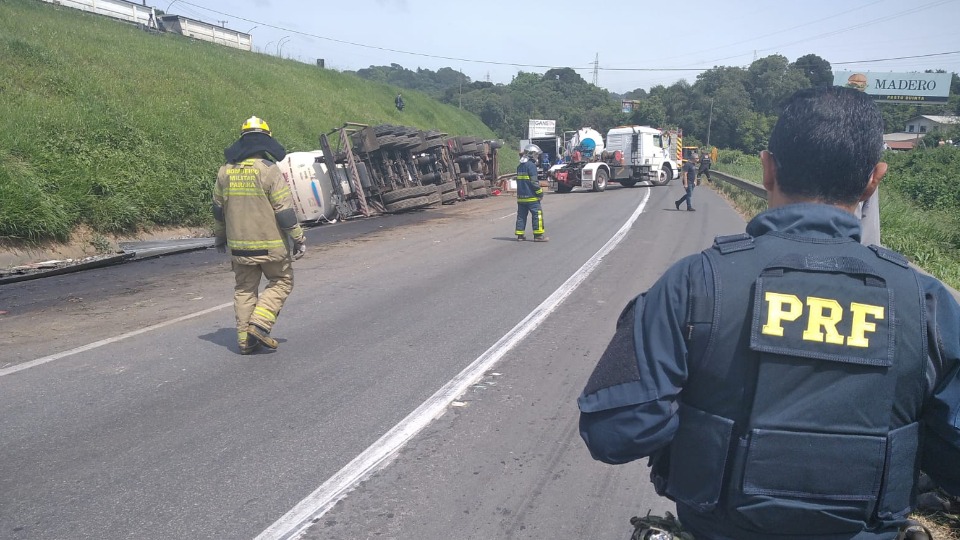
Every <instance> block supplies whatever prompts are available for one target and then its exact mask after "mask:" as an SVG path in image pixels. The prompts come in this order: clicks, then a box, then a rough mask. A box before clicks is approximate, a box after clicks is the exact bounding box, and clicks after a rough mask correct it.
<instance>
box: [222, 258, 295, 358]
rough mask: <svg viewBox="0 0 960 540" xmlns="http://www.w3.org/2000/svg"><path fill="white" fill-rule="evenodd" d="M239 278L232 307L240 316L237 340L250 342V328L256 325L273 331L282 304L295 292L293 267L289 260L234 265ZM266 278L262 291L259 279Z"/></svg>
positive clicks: (244, 343) (241, 342) (238, 318)
mask: <svg viewBox="0 0 960 540" xmlns="http://www.w3.org/2000/svg"><path fill="white" fill-rule="evenodd" d="M233 273H234V275H235V276H236V278H237V286H236V287H235V288H234V294H233V307H234V310H235V311H236V313H237V341H238V343H239V344H240V345H241V346H243V345H246V342H247V326H249V325H250V324H256V325H257V326H259V327H260V328H263V329H264V330H267V331H270V329H271V328H273V325H274V323H276V322H277V315H279V314H280V308H282V307H283V302H284V301H285V300H286V299H287V297H288V296H290V292H291V291H293V265H291V264H290V261H289V260H284V261H274V262H265V263H260V264H237V263H236V262H234V263H233ZM261 276H262V277H266V278H267V280H268V283H267V286H266V287H265V288H264V289H263V292H262V293H261V292H259V290H260V279H261Z"/></svg>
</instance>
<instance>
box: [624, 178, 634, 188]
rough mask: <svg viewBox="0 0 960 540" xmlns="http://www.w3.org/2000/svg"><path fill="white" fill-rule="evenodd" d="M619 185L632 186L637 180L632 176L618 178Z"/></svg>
mask: <svg viewBox="0 0 960 540" xmlns="http://www.w3.org/2000/svg"><path fill="white" fill-rule="evenodd" d="M620 185H621V186H623V187H633V186H635V185H637V181H636V180H634V179H632V178H631V179H629V180H626V179H624V180H620Z"/></svg>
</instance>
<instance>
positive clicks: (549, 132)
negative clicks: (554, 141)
mask: <svg viewBox="0 0 960 540" xmlns="http://www.w3.org/2000/svg"><path fill="white" fill-rule="evenodd" d="M556 135H557V121H556V120H533V119H531V120H530V121H529V124H527V138H528V139H539V138H541V137H555V136H556Z"/></svg>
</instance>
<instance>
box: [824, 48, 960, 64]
mask: <svg viewBox="0 0 960 540" xmlns="http://www.w3.org/2000/svg"><path fill="white" fill-rule="evenodd" d="M948 54H960V51H949V52H941V53H930V54H917V55H914V56H897V57H894V58H875V59H873V60H853V61H851V62H833V63H832V64H831V65H834V66H842V65H845V64H866V63H869V62H889V61H891V60H909V59H911V58H929V57H931V56H946V55H948Z"/></svg>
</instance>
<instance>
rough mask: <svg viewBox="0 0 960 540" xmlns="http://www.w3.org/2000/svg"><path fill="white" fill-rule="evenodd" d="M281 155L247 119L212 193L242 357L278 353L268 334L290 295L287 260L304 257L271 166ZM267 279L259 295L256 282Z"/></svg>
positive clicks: (285, 192) (288, 201)
mask: <svg viewBox="0 0 960 540" xmlns="http://www.w3.org/2000/svg"><path fill="white" fill-rule="evenodd" d="M285 155H286V150H284V148H283V147H282V146H281V145H280V144H279V143H277V142H276V141H275V140H274V139H273V137H271V135H270V128H269V127H268V126H267V123H266V122H264V121H263V120H261V119H260V118H257V117H256V116H253V117H250V118H249V119H247V121H246V122H244V124H243V127H242V128H241V131H240V139H239V140H238V141H237V142H236V143H234V144H233V145H232V146H231V147H230V148H227V149H226V150H224V157H226V160H227V163H226V165H223V166H222V167H220V171H219V172H218V173H217V185H216V187H215V188H214V191H213V215H214V218H215V220H216V243H215V245H216V247H217V249H218V250H219V251H220V252H221V253H225V252H226V251H227V250H228V249H229V250H230V255H231V256H232V261H231V263H232V266H233V273H234V274H235V275H236V280H237V284H236V288H235V293H234V308H235V310H236V314H237V341H238V343H239V346H240V353H241V354H250V353H252V352H254V351H256V350H257V349H258V348H259V347H260V345H264V346H266V347H268V348H270V349H276V348H277V345H278V344H277V340H276V339H274V338H272V337H270V330H271V329H272V328H273V325H274V324H275V323H276V322H277V315H279V314H280V308H282V307H283V302H284V301H285V300H286V299H287V296H289V295H290V292H291V291H292V290H293V266H292V264H291V262H292V259H299V258H300V257H302V256H303V254H304V253H306V245H305V243H304V235H303V230H302V229H301V228H300V225H299V223H298V222H297V215H296V211H295V210H294V208H293V199H292V197H291V194H290V187H289V186H288V185H287V183H286V182H285V181H284V179H283V176H282V175H281V173H280V169H279V168H278V167H277V166H276V164H275V163H274V161H272V160H271V158H272V159H273V160H282V159H283V158H284V156H285ZM261 277H266V278H267V280H268V283H267V286H266V288H265V289H264V290H263V292H262V293H259V289H260V279H261Z"/></svg>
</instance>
